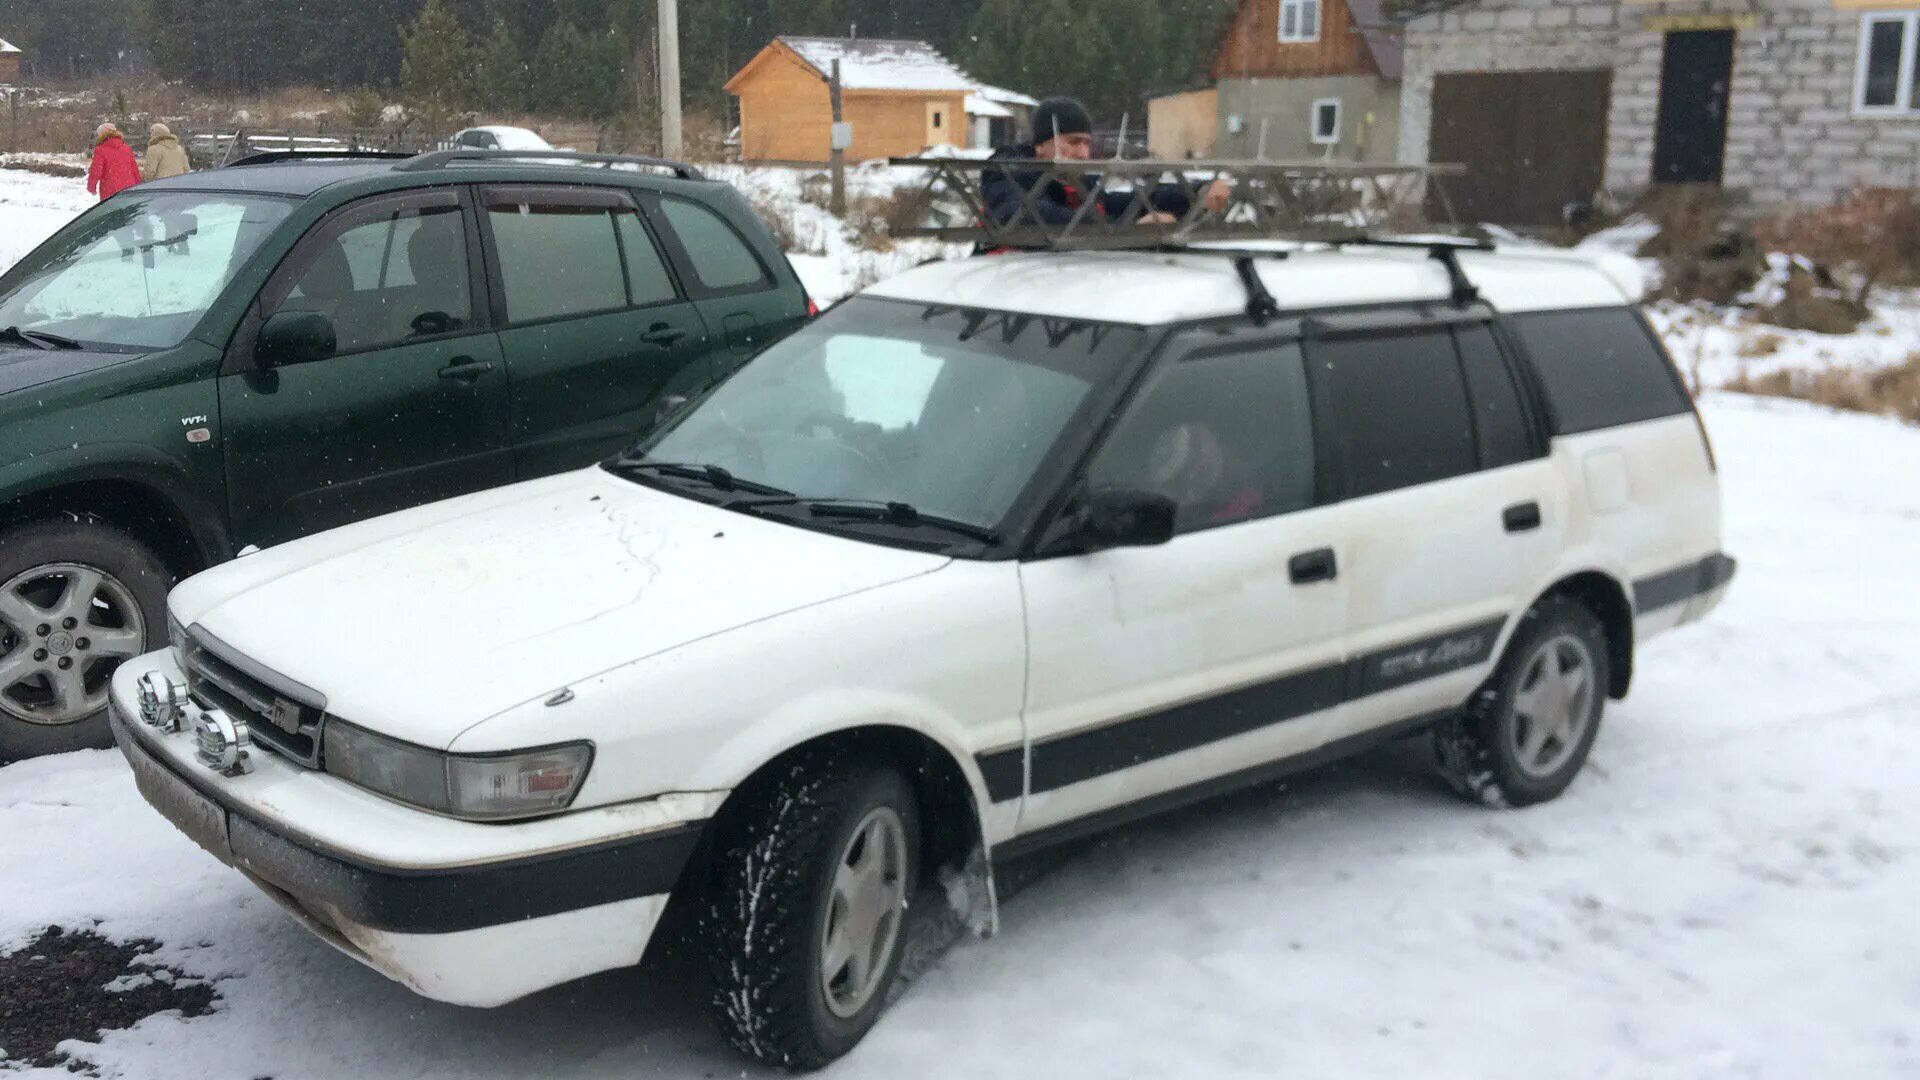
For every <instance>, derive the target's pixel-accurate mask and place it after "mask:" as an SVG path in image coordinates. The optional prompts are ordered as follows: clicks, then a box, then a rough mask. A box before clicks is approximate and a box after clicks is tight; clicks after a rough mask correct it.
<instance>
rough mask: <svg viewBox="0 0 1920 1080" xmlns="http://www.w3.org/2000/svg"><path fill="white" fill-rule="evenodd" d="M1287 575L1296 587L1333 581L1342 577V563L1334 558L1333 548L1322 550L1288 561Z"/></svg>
mask: <svg viewBox="0 0 1920 1080" xmlns="http://www.w3.org/2000/svg"><path fill="white" fill-rule="evenodd" d="M1287 573H1288V574H1289V575H1291V576H1292V578H1293V583H1294V584H1295V585H1312V584H1315V583H1317V582H1322V581H1332V580H1333V579H1334V578H1337V577H1339V576H1340V561H1339V560H1338V559H1336V558H1335V557H1334V554H1333V549H1332V548H1321V549H1319V550H1318V551H1308V552H1304V553H1302V554H1299V555H1295V556H1294V557H1293V558H1291V559H1289V560H1287Z"/></svg>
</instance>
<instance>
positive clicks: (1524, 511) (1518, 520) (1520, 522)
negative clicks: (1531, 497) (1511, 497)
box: [1500, 502, 1541, 533]
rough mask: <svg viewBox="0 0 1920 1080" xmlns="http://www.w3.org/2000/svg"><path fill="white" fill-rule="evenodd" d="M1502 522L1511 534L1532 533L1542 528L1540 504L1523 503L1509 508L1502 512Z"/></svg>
mask: <svg viewBox="0 0 1920 1080" xmlns="http://www.w3.org/2000/svg"><path fill="white" fill-rule="evenodd" d="M1500 521H1501V523H1502V524H1504V525H1505V526H1506V527H1507V531H1508V532H1510V533H1521V532H1532V531H1533V530H1535V529H1537V528H1539V527H1540V521H1541V518H1540V504H1539V503H1537V502H1523V503H1521V504H1519V505H1518V506H1509V507H1507V508H1506V509H1505V510H1504V511H1502V512H1501V514H1500Z"/></svg>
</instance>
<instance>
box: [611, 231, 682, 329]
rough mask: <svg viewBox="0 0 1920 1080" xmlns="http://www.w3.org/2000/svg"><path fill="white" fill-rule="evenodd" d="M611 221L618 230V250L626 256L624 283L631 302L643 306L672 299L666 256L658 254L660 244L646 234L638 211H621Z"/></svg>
mask: <svg viewBox="0 0 1920 1080" xmlns="http://www.w3.org/2000/svg"><path fill="white" fill-rule="evenodd" d="M614 225H615V227H616V228H618V229H619V230H620V251H621V253H622V254H623V255H624V256H625V257H626V260H627V286H628V291H629V292H630V293H631V294H632V299H633V306H635V307H646V306H648V305H650V304H664V303H666V302H667V301H669V300H672V299H675V293H674V289H673V278H672V277H671V276H670V275H668V273H667V263H666V260H665V259H663V258H661V257H660V248H659V247H658V246H656V245H655V244H654V242H653V237H652V236H650V235H648V234H647V227H646V226H645V225H642V224H641V223H640V215H639V214H638V213H635V212H634V211H631V210H628V211H624V212H622V213H621V214H620V215H619V216H618V217H617V218H616V219H615V221H614Z"/></svg>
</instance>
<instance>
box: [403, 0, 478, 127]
mask: <svg viewBox="0 0 1920 1080" xmlns="http://www.w3.org/2000/svg"><path fill="white" fill-rule="evenodd" d="M401 40H402V42H403V44H404V51H405V58H404V59H403V60H402V61H401V63H400V86H401V89H402V91H403V92H404V93H405V94H406V96H407V100H408V101H409V102H411V103H412V105H413V107H414V108H415V109H417V110H419V112H420V113H421V114H422V115H423V116H424V117H425V118H426V121H427V124H428V126H429V128H430V129H431V130H433V131H434V132H442V131H445V130H446V128H447V127H448V126H449V124H450V122H451V119H452V117H453V116H454V114H456V113H457V112H459V111H461V110H463V109H465V108H467V107H468V106H469V105H471V104H472V102H473V91H474V87H473V68H474V47H473V40H472V39H471V38H469V37H468V36H467V31H466V30H465V28H463V27H462V26H461V25H460V20H459V19H457V18H455V17H454V14H453V12H452V11H451V10H449V9H448V8H447V6H446V5H445V4H444V3H442V0H427V5H426V7H424V8H422V9H421V10H420V17H419V18H417V19H415V20H414V21H413V23H412V24H411V25H409V26H408V27H407V28H406V29H405V30H403V31H402V32H401Z"/></svg>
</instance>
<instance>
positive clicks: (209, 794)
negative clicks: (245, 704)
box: [109, 709, 706, 934]
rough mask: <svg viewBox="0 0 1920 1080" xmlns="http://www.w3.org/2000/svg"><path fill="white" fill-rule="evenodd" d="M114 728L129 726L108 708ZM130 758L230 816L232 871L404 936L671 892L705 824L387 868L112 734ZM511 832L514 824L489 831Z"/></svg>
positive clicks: (330, 913) (130, 735) (323, 916)
mask: <svg viewBox="0 0 1920 1080" xmlns="http://www.w3.org/2000/svg"><path fill="white" fill-rule="evenodd" d="M109 712H110V714H111V716H112V719H113V723H114V726H115V727H116V728H125V727H126V726H127V721H126V720H125V719H124V718H122V717H121V716H120V715H119V712H118V710H117V709H113V710H109ZM114 734H115V737H116V738H117V739H118V740H119V742H120V746H121V748H122V750H123V751H126V752H128V753H137V754H139V755H141V756H142V757H143V758H144V759H145V760H146V761H147V762H148V763H150V764H151V765H153V766H154V767H157V768H159V769H161V770H163V771H165V772H166V773H168V774H169V775H170V776H172V777H173V779H175V780H177V781H179V782H180V783H183V784H186V785H187V786H188V787H190V788H192V789H193V790H194V791H196V792H198V793H199V794H200V795H202V796H203V797H205V798H208V799H211V800H212V801H213V802H214V804H215V805H216V806H217V807H219V808H220V810H221V811H222V812H224V813H225V814H226V816H227V837H228V844H229V848H230V853H231V855H232V861H233V863H234V865H236V866H238V867H240V868H243V869H245V870H246V871H247V872H249V873H251V874H254V875H256V876H258V877H260V878H261V879H262V880H264V881H266V882H267V883H269V884H271V885H273V886H274V887H275V888H277V889H280V890H281V891H282V892H285V893H286V894H287V895H288V896H290V897H292V898H293V899H294V900H295V901H297V902H298V903H299V904H300V906H301V907H303V908H305V909H307V910H308V912H309V913H311V914H312V915H314V916H315V917H316V918H318V919H320V920H321V921H322V922H333V921H334V920H335V919H336V917H337V918H338V919H344V920H347V921H350V922H354V923H358V924H359V925H361V926H366V927H369V928H371V929H375V930H385V931H389V932H393V933H401V934H449V933H456V932H459V931H462V930H479V929H483V928H485V927H490V926H499V925H502V924H506V923H514V922H520V921H523V920H526V919H537V918H541V917H542V916H546V915H560V914H564V913H566V912H569V911H578V910H580V909H582V908H589V907H597V906H599V905H602V904H611V903H617V902H619V901H622V900H632V899H636V898H638V897H642V896H658V895H661V894H663V893H668V892H671V891H673V888H674V886H675V885H676V884H677V883H678V882H679V880H680V872H681V871H682V870H683V869H685V867H686V865H687V862H688V860H689V859H690V858H691V857H692V855H693V849H694V846H695V845H696V844H698V843H699V841H700V836H701V833H702V832H703V831H704V830H705V828H706V822H705V821H694V822H687V823H685V824H681V825H677V826H673V827H670V828H666V829H662V830H660V831H658V832H653V833H648V834H646V835H645V836H640V837H634V838H631V839H625V840H614V841H608V842H606V843H603V844H596V845H592V846H588V847H579V848H570V849H567V850H565V851H557V852H551V853H547V854H542V855H536V856H531V857H528V858H525V859H516V860H510V861H503V862H489V863H482V864H478V865H473V866H453V867H435V868H431V869H420V868H414V867H397V866H385V865H380V864H377V863H371V862H368V861H365V860H363V859H358V858H355V857H353V856H349V855H346V854H344V853H341V852H337V851H333V850H330V849H328V848H327V847H325V846H324V845H322V844H320V843H318V842H316V841H314V840H311V839H309V838H306V837H301V836H295V835H293V834H291V833H289V832H287V831H285V830H282V829H280V828H277V827H275V826H273V825H270V824H268V823H266V822H264V821H261V820H259V819H257V818H255V817H253V816H251V815H249V814H247V813H245V812H244V811H241V810H238V809H235V808H234V807H233V805H232V804H231V803H230V802H229V801H228V800H227V799H225V798H223V797H222V793H221V792H220V791H219V790H218V789H217V788H216V787H215V786H214V785H212V784H211V783H208V782H206V781H203V780H202V779H200V778H198V777H194V776H191V775H189V774H187V773H184V772H182V771H181V770H180V769H178V768H176V767H175V766H174V764H173V763H172V762H171V761H169V760H167V759H166V758H164V757H161V756H159V755H157V754H155V753H153V752H152V751H151V750H149V749H148V748H147V747H146V746H145V745H144V744H143V743H142V742H141V739H140V737H139V736H138V735H136V734H135V733H134V732H132V731H130V730H117V731H115V733H114ZM486 827H487V828H511V826H499V825H494V826H486Z"/></svg>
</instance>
